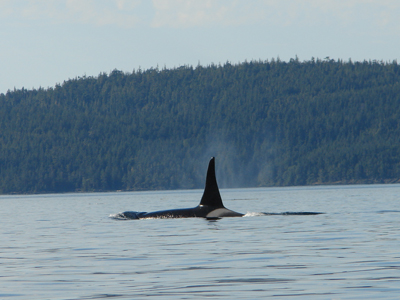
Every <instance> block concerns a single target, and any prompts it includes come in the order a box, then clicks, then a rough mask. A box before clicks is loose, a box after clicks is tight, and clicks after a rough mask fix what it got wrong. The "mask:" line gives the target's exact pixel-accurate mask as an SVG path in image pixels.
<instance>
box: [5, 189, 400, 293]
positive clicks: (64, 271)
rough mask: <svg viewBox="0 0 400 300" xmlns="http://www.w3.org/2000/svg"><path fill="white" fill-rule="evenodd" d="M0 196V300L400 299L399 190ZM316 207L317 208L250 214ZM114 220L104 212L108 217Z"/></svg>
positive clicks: (293, 190)
mask: <svg viewBox="0 0 400 300" xmlns="http://www.w3.org/2000/svg"><path fill="white" fill-rule="evenodd" d="M201 194H202V191H201V190H195V191H167V192H131V193H93V194H61V195H32V196H0V204H1V210H0V238H1V239H0V299H11V300H14V299H30V300H32V299H103V298H112V299H144V298H146V299H160V298H161V299H204V298H210V299H262V298H272V297H274V298H276V299H400V185H362V186H324V187H297V188H296V187H294V188H293V187H292V188H260V189H228V190H221V195H222V198H223V200H224V204H225V206H226V207H227V208H230V209H232V210H234V211H238V212H242V213H246V212H247V215H246V217H243V218H225V219H220V220H217V221H207V220H205V219H153V220H130V221H121V220H116V219H113V218H112V215H113V214H116V213H118V212H122V211H126V210H137V211H153V210H161V209H170V208H185V207H194V206H196V205H197V204H198V202H199V201H200V198H201ZM287 211H290V212H301V211H314V212H325V214H321V215H303V216H301V215H300V216H296V215H269V216H259V215H258V214H257V213H260V212H267V213H280V212H287ZM110 215H111V217H110Z"/></svg>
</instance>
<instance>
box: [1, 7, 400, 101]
mask: <svg viewBox="0 0 400 300" xmlns="http://www.w3.org/2000/svg"><path fill="white" fill-rule="evenodd" d="M0 39H1V42H0V72H1V73H0V74H1V75H0V93H5V92H6V91H7V90H8V89H10V90H13V89H14V87H15V88H17V89H20V88H22V87H25V88H27V89H32V88H38V87H40V86H42V87H44V88H47V87H51V86H54V85H55V84H56V83H62V82H63V81H64V80H68V79H69V78H75V77H77V76H83V75H86V76H97V75H98V74H99V73H100V72H107V73H109V72H110V71H112V70H114V69H118V70H122V71H126V72H132V70H133V69H138V68H139V67H141V68H142V69H148V68H151V67H154V68H155V67H157V66H158V67H159V68H163V67H164V66H166V67H167V68H173V67H179V66H181V65H193V66H196V65H197V64H198V63H200V64H201V65H209V64H211V63H215V64H219V63H221V64H224V63H225V62H226V61H229V62H231V63H238V62H243V61H245V60H248V61H249V60H253V59H255V60H259V59H261V60H267V59H268V60H270V59H271V58H276V57H278V56H279V57H280V58H281V60H285V61H288V60H289V59H290V58H294V57H295V56H296V55H297V56H298V57H299V59H300V61H304V60H310V59H311V58H312V57H315V58H321V59H323V58H325V57H327V56H329V57H330V58H333V59H335V60H336V59H338V58H341V59H343V60H345V61H347V60H348V59H349V58H351V59H352V60H353V61H363V60H364V59H366V60H370V59H371V60H374V59H376V60H383V61H392V60H394V59H398V58H399V51H400V0H32V1H29V0H0Z"/></svg>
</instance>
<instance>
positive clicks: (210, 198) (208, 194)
mask: <svg viewBox="0 0 400 300" xmlns="http://www.w3.org/2000/svg"><path fill="white" fill-rule="evenodd" d="M200 205H207V206H212V207H224V205H223V204H222V199H221V195H220V193H219V189H218V184H217V179H216V177H215V158H214V157H212V158H211V160H210V163H209V164H208V170H207V178H206V187H205V188H204V193H203V197H202V198H201V201H200Z"/></svg>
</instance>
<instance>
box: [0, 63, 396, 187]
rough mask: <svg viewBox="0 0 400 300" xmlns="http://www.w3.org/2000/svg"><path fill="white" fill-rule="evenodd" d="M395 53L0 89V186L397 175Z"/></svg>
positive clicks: (313, 180) (241, 183)
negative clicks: (212, 167)
mask: <svg viewBox="0 0 400 300" xmlns="http://www.w3.org/2000/svg"><path fill="white" fill-rule="evenodd" d="M399 122H400V67H399V65H398V64H397V62H396V61H394V62H392V63H383V62H377V61H368V62H367V61H365V62H351V61H348V62H343V61H334V60H329V59H325V60H319V59H318V60H314V59H312V60H310V61H305V62H300V61H299V60H298V59H292V60H291V61H290V62H282V61H280V60H279V59H278V60H274V59H273V60H271V61H257V62H255V61H252V62H245V63H240V64H237V65H232V64H230V63H226V64H224V65H211V66H207V67H204V66H197V67H192V66H184V67H179V68H175V69H149V70H136V71H133V72H132V73H123V72H121V71H117V70H115V71H113V72H111V73H110V74H100V75H99V76H97V77H78V78H75V79H70V80H68V81H65V82H64V83H62V84H59V85H56V86H55V87H54V88H48V89H43V88H40V89H37V90H36V89H34V90H26V89H21V90H14V91H8V92H7V93H6V94H1V95H0V192H1V193H39V192H40V193H41V192H69V191H109V190H145V189H146V190H149V189H177V188H202V187H203V186H204V179H205V178H204V177H205V171H206V168H207V163H208V159H209V158H210V157H211V156H216V157H217V177H218V180H219V183H220V186H222V187H247V186H278V185H306V184H327V183H337V182H340V183H357V182H367V183H372V182H395V181H397V180H399V179H400V126H399Z"/></svg>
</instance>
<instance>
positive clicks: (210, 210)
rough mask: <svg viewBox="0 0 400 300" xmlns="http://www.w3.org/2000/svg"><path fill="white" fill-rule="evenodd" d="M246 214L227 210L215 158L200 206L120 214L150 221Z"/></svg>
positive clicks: (121, 216)
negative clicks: (219, 183) (153, 219)
mask: <svg viewBox="0 0 400 300" xmlns="http://www.w3.org/2000/svg"><path fill="white" fill-rule="evenodd" d="M243 216H244V214H241V213H238V212H235V211H232V210H230V209H227V208H225V206H224V204H223V203H222V198H221V195H220V193H219V189H218V184H217V179H216V177H215V158H214V157H212V158H211V160H210V162H209V164H208V170H207V177H206V186H205V188H204V192H203V196H202V198H201V201H200V204H199V205H198V206H196V207H193V208H182V209H170V210H160V211H155V212H137V211H126V212H123V213H119V214H118V215H117V217H118V218H119V219H131V220H134V219H150V218H207V219H219V218H222V217H243Z"/></svg>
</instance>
